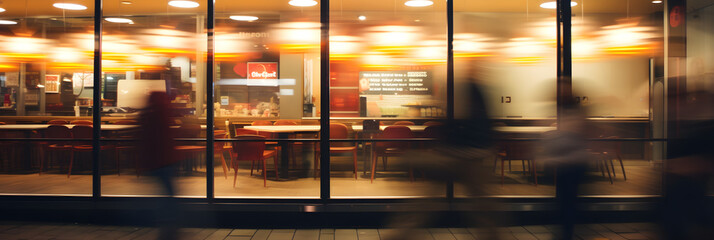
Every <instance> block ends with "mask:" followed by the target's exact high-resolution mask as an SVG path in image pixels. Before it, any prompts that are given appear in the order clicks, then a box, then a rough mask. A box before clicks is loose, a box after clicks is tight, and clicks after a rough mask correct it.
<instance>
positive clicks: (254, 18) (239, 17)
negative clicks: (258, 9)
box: [230, 16, 258, 22]
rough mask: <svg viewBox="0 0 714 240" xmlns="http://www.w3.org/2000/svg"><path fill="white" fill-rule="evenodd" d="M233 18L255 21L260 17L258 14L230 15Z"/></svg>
mask: <svg viewBox="0 0 714 240" xmlns="http://www.w3.org/2000/svg"><path fill="white" fill-rule="evenodd" d="M230 18H231V19H233V20H236V21H246V22H250V21H255V20H258V17H256V16H230Z"/></svg>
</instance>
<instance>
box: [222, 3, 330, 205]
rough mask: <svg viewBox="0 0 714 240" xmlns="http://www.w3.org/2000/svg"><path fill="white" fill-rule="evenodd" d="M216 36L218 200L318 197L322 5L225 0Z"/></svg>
mask: <svg viewBox="0 0 714 240" xmlns="http://www.w3.org/2000/svg"><path fill="white" fill-rule="evenodd" d="M215 34H216V35H215V50H216V79H215V97H214V99H213V102H214V106H216V109H217V110H216V123H217V126H218V128H219V129H220V128H223V126H226V128H225V129H226V130H227V131H226V134H224V133H218V135H216V138H224V139H223V140H224V141H219V142H217V143H216V145H215V148H216V149H217V150H218V149H223V150H225V151H223V152H221V153H217V154H216V156H215V160H214V161H215V162H216V166H217V167H216V168H215V172H216V174H215V180H214V187H215V190H216V192H215V195H216V197H217V198H318V197H319V195H320V181H319V179H317V176H318V175H319V173H318V172H317V171H319V170H318V168H317V167H315V163H316V162H317V160H316V159H317V158H316V154H319V153H318V152H317V148H316V142H314V141H312V142H311V141H299V140H296V139H308V140H316V139H317V136H318V133H319V131H320V126H319V120H320V117H319V116H320V114H319V110H318V109H319V105H320V5H319V3H318V2H317V1H311V0H306V1H283V0H270V1H260V2H259V4H258V3H257V2H256V3H250V2H235V1H227V0H219V1H216V33H215ZM218 123H222V124H220V125H218ZM250 139H252V140H257V141H255V142H246V140H250ZM271 139H280V140H279V141H270V140H271ZM285 140H286V141H285ZM222 164H225V165H223V166H221V165H222Z"/></svg>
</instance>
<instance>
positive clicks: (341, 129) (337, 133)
mask: <svg viewBox="0 0 714 240" xmlns="http://www.w3.org/2000/svg"><path fill="white" fill-rule="evenodd" d="M348 133H349V131H348V129H347V126H345V125H344V124H341V123H330V139H347V137H348V136H349V134H348ZM330 153H352V161H353V163H354V171H353V172H354V175H355V179H357V146H356V145H355V146H340V147H333V146H330ZM314 164H315V173H314V176H313V177H314V178H317V172H318V171H317V170H318V166H320V145H319V144H316V145H315V161H314Z"/></svg>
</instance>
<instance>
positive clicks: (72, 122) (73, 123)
mask: <svg viewBox="0 0 714 240" xmlns="http://www.w3.org/2000/svg"><path fill="white" fill-rule="evenodd" d="M69 124H72V125H89V126H91V125H92V121H89V120H73V121H71V122H69Z"/></svg>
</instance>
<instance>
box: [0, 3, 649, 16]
mask: <svg viewBox="0 0 714 240" xmlns="http://www.w3.org/2000/svg"><path fill="white" fill-rule="evenodd" d="M122 1H127V0H105V1H104V2H103V5H104V15H107V16H109V15H146V14H167V15H173V14H204V13H205V12H206V2H207V1H206V0H198V2H199V4H200V6H199V7H198V8H192V9H182V8H176V7H171V6H169V5H168V4H167V3H168V0H128V1H130V2H132V4H129V5H126V4H122ZM404 1H406V0H331V1H330V4H331V6H330V8H331V10H332V12H333V14H338V13H337V12H341V11H345V12H355V11H357V12H359V11H370V12H375V11H385V12H394V13H397V14H403V13H409V12H443V11H445V9H446V1H445V0H435V1H434V5H432V6H429V7H423V8H414V7H407V6H405V5H404V4H403V3H404ZM545 1H549V0H498V1H493V0H455V2H454V9H455V10H456V11H457V12H519V13H526V12H529V13H531V12H532V13H548V12H554V10H549V9H543V8H540V7H539V5H540V4H541V3H543V2H545ZM57 2H67V3H78V4H82V5H85V6H87V7H88V9H87V10H81V11H69V10H65V11H63V10H62V9H57V8H54V7H53V6H52V4H53V3H57ZM575 2H578V6H576V7H573V8H572V11H573V13H574V14H575V15H578V14H580V13H585V14H588V13H628V12H629V13H630V14H634V15H640V14H648V13H652V12H657V11H661V9H662V8H663V5H662V4H653V3H652V2H651V0H575ZM93 3H94V1H93V0H0V7H2V8H5V9H6V11H5V12H3V13H0V19H8V18H23V17H62V16H65V17H80V16H85V17H89V16H92V15H93V11H94V7H93ZM628 3H629V7H628ZM583 10H584V11H583ZM286 11H289V12H298V13H313V14H314V13H318V12H319V5H317V6H313V7H305V8H300V7H294V6H290V5H289V4H288V0H255V1H240V2H238V1H233V0H216V13H219V14H220V13H226V14H230V13H241V12H286Z"/></svg>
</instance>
